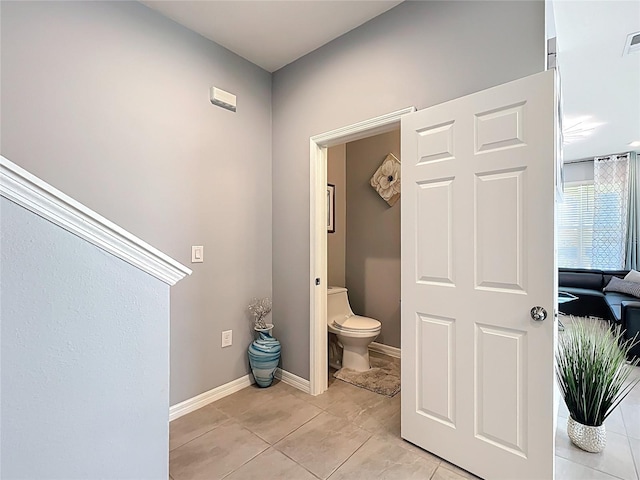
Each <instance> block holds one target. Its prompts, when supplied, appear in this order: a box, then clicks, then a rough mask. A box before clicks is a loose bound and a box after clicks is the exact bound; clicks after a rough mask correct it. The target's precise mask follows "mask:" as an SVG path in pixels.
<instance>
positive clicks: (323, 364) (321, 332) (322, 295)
mask: <svg viewBox="0 0 640 480" xmlns="http://www.w3.org/2000/svg"><path fill="white" fill-rule="evenodd" d="M415 111H416V108H415V107H407V108H403V109H402V110H397V111H395V112H391V113H387V114H384V115H380V116H379V117H375V118H371V119H369V120H364V121H362V122H358V123H354V124H353V125H348V126H346V127H341V128H337V129H335V130H331V131H329V132H325V133H322V134H320V135H314V136H313V137H311V138H310V139H309V144H310V149H309V152H310V153H309V158H310V160H309V162H310V163H309V172H310V174H309V191H310V199H309V237H310V242H309V243H310V246H309V250H310V251H309V260H310V261H309V266H310V272H311V275H310V277H311V278H310V279H309V304H310V305H309V318H310V320H309V332H310V335H309V337H310V338H309V357H310V358H309V364H310V368H309V393H310V394H311V395H319V394H321V393H322V392H324V391H325V390H326V389H327V368H328V359H327V320H326V319H327V225H326V218H327V202H326V198H327V147H330V146H333V145H339V144H342V143H347V142H353V141H355V140H360V139H362V138H366V137H370V136H373V135H378V134H380V133H385V132H389V131H391V130H393V129H395V128H399V127H400V119H401V118H402V116H403V115H406V114H408V113H412V112H415ZM316 279H319V280H320V283H319V285H316Z"/></svg>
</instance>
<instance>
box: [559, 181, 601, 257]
mask: <svg viewBox="0 0 640 480" xmlns="http://www.w3.org/2000/svg"><path fill="white" fill-rule="evenodd" d="M593 212H594V187H593V183H592V182H589V183H581V184H573V185H571V184H569V185H567V186H565V190H564V198H563V202H562V203H561V204H560V206H559V209H558V266H559V267H565V268H592V251H593V247H592V245H593Z"/></svg>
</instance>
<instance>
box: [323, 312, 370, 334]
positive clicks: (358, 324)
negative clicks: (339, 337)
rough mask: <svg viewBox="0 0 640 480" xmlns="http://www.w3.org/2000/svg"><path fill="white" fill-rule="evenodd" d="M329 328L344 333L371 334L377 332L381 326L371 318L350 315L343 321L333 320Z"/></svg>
mask: <svg viewBox="0 0 640 480" xmlns="http://www.w3.org/2000/svg"><path fill="white" fill-rule="evenodd" d="M331 326H332V327H333V328H334V329H335V330H337V331H339V332H344V333H373V332H376V331H379V330H380V328H381V327H382V324H381V323H380V322H379V321H378V320H375V319H373V318H369V317H361V316H360V315H351V316H349V317H345V318H344V319H340V320H334V321H333V323H332V324H331Z"/></svg>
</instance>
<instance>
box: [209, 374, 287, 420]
mask: <svg viewBox="0 0 640 480" xmlns="http://www.w3.org/2000/svg"><path fill="white" fill-rule="evenodd" d="M292 389H293V387H291V386H289V385H287V384H285V383H283V382H281V381H278V380H274V382H273V384H272V385H271V386H270V387H267V388H260V387H258V386H257V385H255V384H254V385H250V386H248V387H247V388H243V389H242V390H240V391H238V392H236V393H234V394H233V395H229V396H228V397H224V398H221V399H220V400H218V401H216V402H214V403H213V404H212V405H214V406H215V407H216V408H217V409H218V410H220V411H221V412H223V413H225V414H227V415H229V416H230V417H237V416H239V415H242V414H243V413H245V412H247V411H248V410H252V409H257V408H260V406H261V405H263V404H264V403H265V402H267V401H269V400H271V399H273V398H277V397H278V396H279V395H281V394H282V393H285V392H286V393H289V392H290V391H291V390H292Z"/></svg>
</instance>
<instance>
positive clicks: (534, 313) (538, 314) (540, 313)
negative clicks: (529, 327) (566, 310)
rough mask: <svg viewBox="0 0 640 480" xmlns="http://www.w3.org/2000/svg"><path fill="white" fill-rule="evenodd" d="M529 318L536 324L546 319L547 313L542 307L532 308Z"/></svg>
mask: <svg viewBox="0 0 640 480" xmlns="http://www.w3.org/2000/svg"><path fill="white" fill-rule="evenodd" d="M531 318H533V319H534V320H535V321H536V322H541V321H543V320H544V319H545V318H547V311H546V310H545V309H544V308H542V307H533V308H532V309H531Z"/></svg>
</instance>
